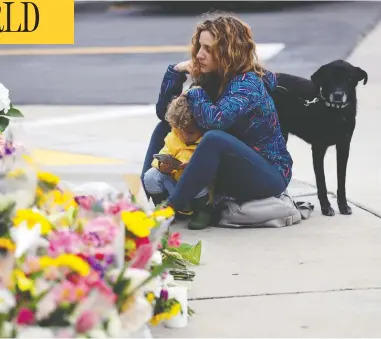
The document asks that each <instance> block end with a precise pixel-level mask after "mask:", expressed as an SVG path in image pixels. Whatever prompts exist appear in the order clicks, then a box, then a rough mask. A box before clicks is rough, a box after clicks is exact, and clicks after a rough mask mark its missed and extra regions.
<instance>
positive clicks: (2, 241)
mask: <svg viewBox="0 0 381 339" xmlns="http://www.w3.org/2000/svg"><path fill="white" fill-rule="evenodd" d="M0 248H3V249H6V250H8V251H9V252H14V251H15V249H16V245H15V244H14V243H13V242H12V241H11V240H9V239H7V238H0Z"/></svg>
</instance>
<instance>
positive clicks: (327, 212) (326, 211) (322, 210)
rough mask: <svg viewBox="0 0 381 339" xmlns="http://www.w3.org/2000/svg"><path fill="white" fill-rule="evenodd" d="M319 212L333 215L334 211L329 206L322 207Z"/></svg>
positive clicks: (328, 215)
mask: <svg viewBox="0 0 381 339" xmlns="http://www.w3.org/2000/svg"><path fill="white" fill-rule="evenodd" d="M321 213H322V214H323V215H326V216H327V217H333V216H334V215H335V211H334V209H333V208H332V207H331V206H328V207H322V208H321Z"/></svg>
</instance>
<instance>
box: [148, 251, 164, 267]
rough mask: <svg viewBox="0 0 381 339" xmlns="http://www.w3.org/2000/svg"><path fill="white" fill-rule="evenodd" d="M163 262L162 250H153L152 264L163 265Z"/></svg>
mask: <svg viewBox="0 0 381 339" xmlns="http://www.w3.org/2000/svg"><path fill="white" fill-rule="evenodd" d="M162 263H163V258H162V256H161V253H160V251H155V252H153V255H152V257H151V264H153V265H161V264H162Z"/></svg>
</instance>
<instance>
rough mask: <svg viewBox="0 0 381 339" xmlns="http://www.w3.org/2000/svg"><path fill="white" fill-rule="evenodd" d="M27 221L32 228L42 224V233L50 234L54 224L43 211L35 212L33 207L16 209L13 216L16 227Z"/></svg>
mask: <svg viewBox="0 0 381 339" xmlns="http://www.w3.org/2000/svg"><path fill="white" fill-rule="evenodd" d="M23 222H25V223H26V224H27V227H28V228H29V229H32V228H33V227H35V226H36V225H37V224H40V225H41V234H42V235H45V234H48V233H49V232H50V231H51V230H52V225H51V223H50V222H49V220H48V219H47V218H46V217H45V216H43V215H42V214H41V213H38V212H35V211H33V210H31V209H21V210H17V211H16V215H15V216H14V218H13V225H14V226H15V227H18V226H20V224H21V223H23Z"/></svg>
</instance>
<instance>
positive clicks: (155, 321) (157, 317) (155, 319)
mask: <svg viewBox="0 0 381 339" xmlns="http://www.w3.org/2000/svg"><path fill="white" fill-rule="evenodd" d="M166 318H167V316H166V314H165V313H159V314H156V315H154V316H153V317H152V318H151V320H150V324H151V325H152V326H157V325H159V324H160V323H161V322H162V321H164V320H165V319H166Z"/></svg>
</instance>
